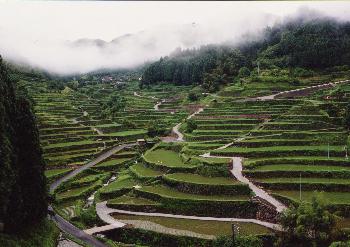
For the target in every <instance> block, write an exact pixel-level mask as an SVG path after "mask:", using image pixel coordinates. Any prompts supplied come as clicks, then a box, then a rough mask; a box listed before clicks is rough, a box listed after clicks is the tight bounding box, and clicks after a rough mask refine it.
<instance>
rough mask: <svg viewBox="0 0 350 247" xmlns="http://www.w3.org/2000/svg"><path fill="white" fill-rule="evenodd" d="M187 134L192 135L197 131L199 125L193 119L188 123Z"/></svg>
mask: <svg viewBox="0 0 350 247" xmlns="http://www.w3.org/2000/svg"><path fill="white" fill-rule="evenodd" d="M186 123H187V124H186V132H187V133H192V132H193V131H194V130H195V129H197V124H196V122H195V121H194V120H193V119H188V120H187V121H186Z"/></svg>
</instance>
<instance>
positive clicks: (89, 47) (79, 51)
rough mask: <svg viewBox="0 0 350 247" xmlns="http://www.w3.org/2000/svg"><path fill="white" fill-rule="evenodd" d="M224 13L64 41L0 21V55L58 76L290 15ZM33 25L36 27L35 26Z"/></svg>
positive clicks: (123, 63)
mask: <svg viewBox="0 0 350 247" xmlns="http://www.w3.org/2000/svg"><path fill="white" fill-rule="evenodd" d="M297 9H298V11H297V12H294V14H293V16H297V17H298V18H314V17H315V16H321V14H320V12H319V10H310V9H309V8H308V7H306V8H300V6H299V7H298V8H297ZM225 13H226V14H225ZM229 13H230V12H229V11H227V10H226V11H223V14H222V16H217V18H216V19H213V17H210V16H208V18H207V19H205V18H198V19H199V21H198V22H196V21H195V20H194V21H193V22H187V23H185V24H184V23H171V24H170V23H168V24H164V25H161V26H160V25H156V26H154V25H153V26H149V27H148V26H145V27H144V29H143V30H144V31H138V32H134V33H130V34H127V35H121V36H119V37H118V38H115V39H112V40H111V41H105V40H103V39H87V38H84V37H80V39H75V40H73V39H70V40H64V39H62V38H57V37H56V36H55V35H53V33H54V32H59V31H57V30H52V29H50V26H46V29H42V30H41V32H40V34H41V35H38V33H35V32H33V33H30V32H28V30H12V32H8V30H9V29H8V27H6V25H4V24H3V25H1V24H0V37H1V38H0V54H2V55H3V56H4V57H5V59H9V60H11V61H14V62H20V63H24V64H29V65H31V66H33V67H37V68H41V69H44V70H47V71H49V72H52V73H58V74H73V73H86V72H90V71H94V70H98V69H117V68H132V67H134V66H138V65H142V64H143V63H144V62H147V61H153V60H156V59H159V57H161V56H166V55H168V54H169V53H171V52H172V51H173V50H174V49H175V48H177V47H181V48H192V47H199V46H201V45H205V44H213V43H222V42H231V43H236V42H240V41H242V37H243V35H244V34H247V33H250V34H252V35H253V36H258V35H259V32H261V30H262V29H263V28H264V27H266V26H268V25H273V24H275V23H276V22H282V21H283V20H285V19H286V18H291V15H290V14H286V15H277V14H273V13H267V12H264V11H260V10H259V8H254V9H253V10H245V12H243V13H242V14H241V15H239V11H237V10H234V9H233V10H232V15H230V14H229ZM78 14H79V13H77V15H78ZM151 14H152V13H150V15H151ZM179 14H181V13H179ZM349 17H350V16H349ZM18 18H20V17H18ZM343 18H344V16H343ZM346 18H347V16H345V19H346ZM0 21H1V18H0ZM2 23H3V22H2ZM37 25H38V28H40V25H41V24H40V23H39V24H37ZM57 25H59V24H57ZM82 25H83V24H82ZM104 25H110V32H113V30H114V28H115V24H114V23H105V24H104ZM44 26H45V25H44ZM33 30H34V31H35V29H33ZM45 31H46V32H47V34H46V35H44V34H45V33H44V32H45ZM51 32H52V35H51Z"/></svg>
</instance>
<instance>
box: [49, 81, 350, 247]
mask: <svg viewBox="0 0 350 247" xmlns="http://www.w3.org/2000/svg"><path fill="white" fill-rule="evenodd" d="M349 81H350V80H343V81H338V82H332V83H326V84H320V85H316V86H311V87H306V88H301V89H295V90H289V91H284V92H280V93H277V94H273V95H268V96H263V97H257V98H248V99H246V100H247V101H258V100H274V99H275V98H276V97H285V96H286V97H288V95H290V94H294V93H301V94H302V93H303V92H304V91H309V90H310V89H312V90H318V89H322V88H329V87H333V86H335V85H337V84H339V83H345V82H349ZM134 96H137V97H143V96H141V95H139V94H137V93H136V92H134ZM151 98H153V99H156V98H155V97H154V96H153V97H151ZM162 102H163V101H161V102H157V104H156V105H155V106H154V109H155V110H159V105H160V104H161V103H162ZM203 110H204V109H203V108H199V109H198V110H197V111H196V112H194V113H193V114H191V115H190V116H188V117H187V119H191V118H192V117H194V116H195V115H197V114H199V113H200V112H202V111H203ZM181 124H182V123H179V124H177V125H176V126H174V127H173V129H172V130H173V133H174V134H176V135H177V139H176V141H184V139H183V134H182V133H181V132H180V131H179V129H180V127H181ZM243 139H244V137H243V138H238V139H236V140H235V141H234V142H231V143H228V144H225V145H224V146H222V147H219V148H218V149H223V148H226V147H229V146H231V145H233V144H234V143H235V142H236V141H239V140H243ZM135 145H137V144H136V143H130V144H121V145H119V146H116V147H113V148H112V149H110V150H108V151H107V152H105V153H102V154H101V155H99V156H98V157H97V158H95V159H94V160H92V161H90V162H89V163H87V164H86V165H84V166H82V167H80V168H78V169H76V170H74V171H72V172H70V173H69V174H67V175H66V176H64V177H62V178H60V179H58V180H57V181H55V182H54V183H52V184H51V186H50V192H54V191H55V189H56V188H57V187H58V186H59V185H61V184H62V183H63V182H65V181H67V180H69V179H71V178H73V177H74V176H76V175H77V174H79V173H81V172H82V171H84V170H86V169H88V168H90V167H92V166H94V165H96V164H97V163H99V162H101V161H103V160H105V159H107V158H108V157H110V156H111V155H113V154H114V153H115V152H117V151H120V150H122V149H124V148H126V147H132V146H135ZM201 156H202V157H217V158H224V157H222V156H211V155H210V153H207V154H204V155H201ZM228 158H230V159H232V169H231V170H230V171H231V173H232V174H233V176H234V177H235V178H236V179H237V180H238V181H241V182H242V183H245V184H247V185H248V186H249V188H250V189H251V190H252V191H253V192H254V193H255V194H256V195H257V196H259V197H261V198H263V199H265V200H266V201H268V202H270V203H271V204H272V205H274V206H275V207H276V211H277V212H281V211H283V210H284V209H285V208H286V206H285V205H283V204H282V203H280V202H279V201H278V200H276V199H275V198H273V197H272V196H271V195H269V194H268V193H267V192H266V191H264V190H263V189H261V188H259V187H257V186H256V185H254V184H253V183H252V182H251V181H250V180H249V179H248V178H246V177H244V176H243V174H242V169H243V168H242V158H241V157H228ZM49 211H51V212H52V211H53V209H52V207H51V206H49ZM96 212H97V214H98V216H99V217H100V218H101V220H102V221H104V222H105V223H107V224H108V225H106V226H102V227H95V228H91V229H87V230H85V231H82V230H80V229H79V228H77V227H75V226H73V225H72V224H71V223H69V222H68V221H66V220H65V219H63V218H62V217H61V216H59V215H57V214H54V215H53V216H52V219H53V220H55V222H56V224H57V225H58V227H59V228H60V229H61V230H62V231H64V232H67V233H69V234H71V235H73V236H74V237H76V238H78V239H80V240H82V241H84V242H85V243H87V244H90V245H92V246H97V247H106V245H105V244H104V243H102V242H100V241H98V240H96V239H95V238H94V237H92V236H91V235H90V234H93V233H97V232H101V231H105V230H110V229H114V228H119V227H123V226H125V223H123V222H119V221H117V220H116V219H114V218H113V217H112V216H110V214H111V213H122V214H130V215H144V216H158V217H168V218H178V219H195V220H203V221H229V222H232V221H236V222H247V223H255V224H259V225H262V226H265V227H268V228H270V229H274V230H279V231H280V230H282V229H281V226H280V225H278V224H273V223H270V222H265V221H260V220H257V219H242V218H215V217H199V216H188V215H175V214H163V213H144V212H131V211H125V210H118V209H112V208H109V207H107V202H106V201H104V202H100V203H97V204H96Z"/></svg>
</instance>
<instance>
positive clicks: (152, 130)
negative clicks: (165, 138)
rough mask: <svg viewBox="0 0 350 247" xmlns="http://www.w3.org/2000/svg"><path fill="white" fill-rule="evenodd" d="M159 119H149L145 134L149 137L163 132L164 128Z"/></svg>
mask: <svg viewBox="0 0 350 247" xmlns="http://www.w3.org/2000/svg"><path fill="white" fill-rule="evenodd" d="M163 126H164V125H163V124H162V122H160V121H151V122H150V123H149V124H148V126H147V134H148V136H150V137H155V136H157V135H162V134H164V133H165V131H166V129H165V128H164V127H163Z"/></svg>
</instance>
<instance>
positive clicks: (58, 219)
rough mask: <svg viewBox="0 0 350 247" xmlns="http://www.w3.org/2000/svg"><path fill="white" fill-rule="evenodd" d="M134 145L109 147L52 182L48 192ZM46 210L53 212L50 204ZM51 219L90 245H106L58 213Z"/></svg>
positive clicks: (103, 246)
mask: <svg viewBox="0 0 350 247" xmlns="http://www.w3.org/2000/svg"><path fill="white" fill-rule="evenodd" d="M135 145H137V143H129V144H121V145H119V146H116V147H113V148H111V149H110V150H108V151H107V152H105V153H102V154H101V155H99V156H98V157H97V158H95V159H93V160H92V161H90V162H89V163H87V164H86V165H83V166H82V167H80V168H78V169H76V170H74V171H72V172H70V173H68V174H67V175H65V176H64V177H62V178H60V179H58V180H56V181H55V182H53V183H52V184H51V185H50V192H51V193H53V192H54V191H55V189H57V187H58V186H60V185H61V184H62V183H63V182H65V181H67V180H69V179H71V178H73V177H74V176H76V175H77V174H79V173H81V172H82V171H85V170H86V169H89V168H90V167H92V166H94V165H96V164H97V163H99V162H101V161H103V160H105V159H107V158H108V157H110V156H111V155H113V154H114V153H116V152H118V151H120V150H122V149H124V148H127V147H132V146H135ZM48 210H49V212H54V211H53V208H52V207H51V206H49V208H48ZM51 219H52V220H54V221H55V222H56V224H57V226H58V227H59V228H60V229H61V231H64V232H66V233H68V234H70V235H72V236H74V237H75V238H77V239H80V240H81V241H84V242H85V243H87V244H89V245H92V246H96V247H107V245H105V244H104V243H102V242H100V241H98V240H97V239H95V238H94V237H93V236H91V235H89V234H87V233H86V232H84V231H82V230H80V229H79V228H77V227H75V226H74V225H72V224H71V223H70V222H69V221H67V220H65V219H64V218H62V217H61V216H59V215H58V214H55V213H54V215H53V216H52V217H51Z"/></svg>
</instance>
